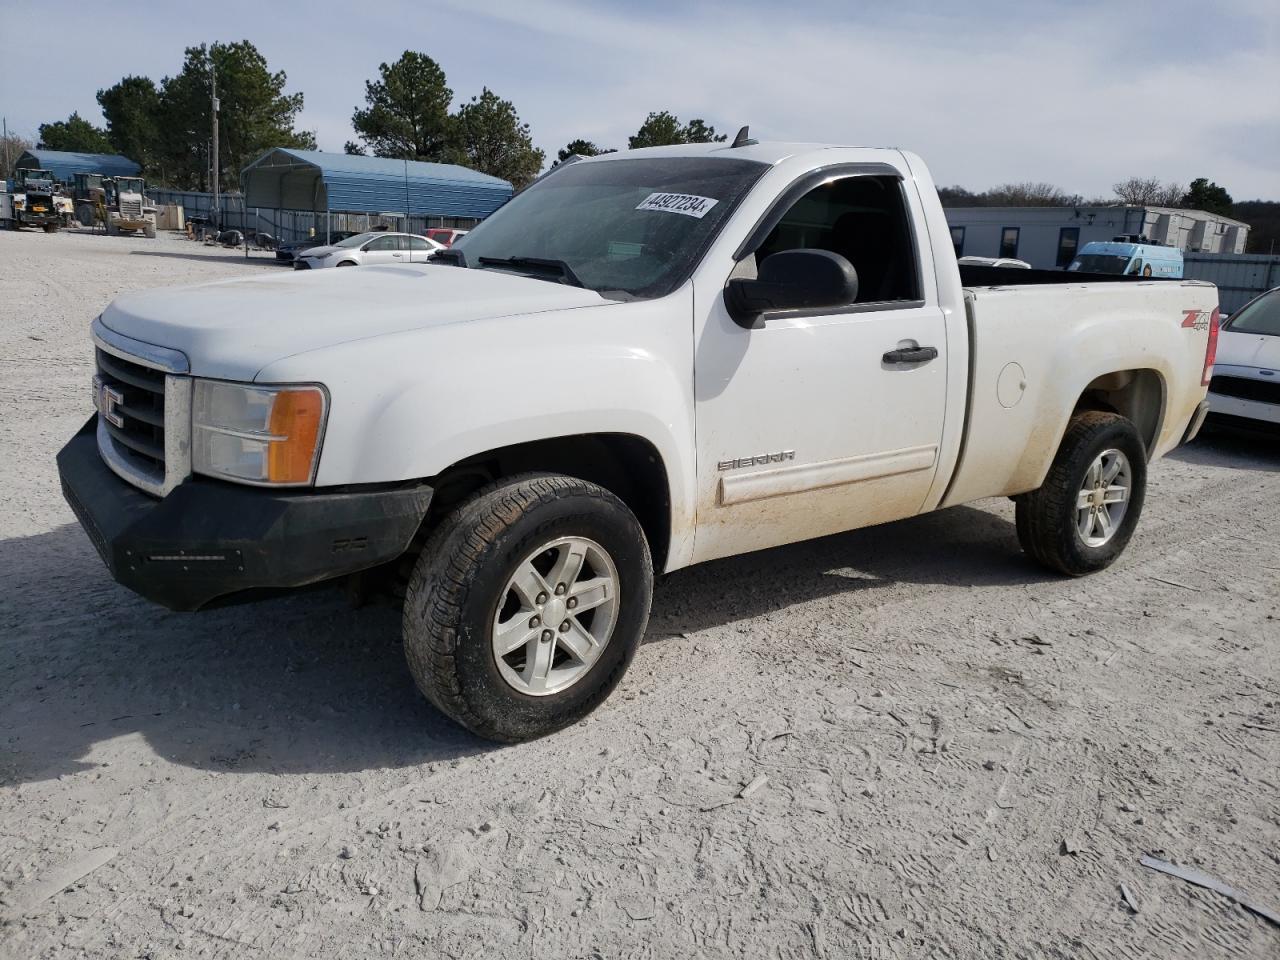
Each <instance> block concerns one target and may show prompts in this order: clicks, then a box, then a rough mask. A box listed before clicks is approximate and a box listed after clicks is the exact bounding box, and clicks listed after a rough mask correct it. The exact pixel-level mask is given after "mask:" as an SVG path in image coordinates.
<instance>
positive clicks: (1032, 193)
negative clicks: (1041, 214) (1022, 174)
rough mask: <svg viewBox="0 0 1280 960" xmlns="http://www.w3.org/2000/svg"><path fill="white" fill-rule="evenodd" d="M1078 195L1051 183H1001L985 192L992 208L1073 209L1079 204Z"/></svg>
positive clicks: (987, 201)
mask: <svg viewBox="0 0 1280 960" xmlns="http://www.w3.org/2000/svg"><path fill="white" fill-rule="evenodd" d="M1080 200H1081V198H1080V195H1079V194H1078V193H1067V192H1066V191H1065V190H1063V189H1062V188H1061V187H1057V186H1054V185H1053V184H1052V183H1033V182H1030V181H1028V182H1025V183H1002V184H1000V186H998V187H992V188H991V189H990V190H988V191H987V192H986V205H987V206H992V207H1073V206H1078V205H1079V204H1080Z"/></svg>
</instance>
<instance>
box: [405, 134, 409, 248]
mask: <svg viewBox="0 0 1280 960" xmlns="http://www.w3.org/2000/svg"><path fill="white" fill-rule="evenodd" d="M404 232H405V233H408V232H409V155H408V154H407V153H406V154H405V155H404Z"/></svg>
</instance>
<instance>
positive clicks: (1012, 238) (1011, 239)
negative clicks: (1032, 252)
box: [1000, 227, 1022, 258]
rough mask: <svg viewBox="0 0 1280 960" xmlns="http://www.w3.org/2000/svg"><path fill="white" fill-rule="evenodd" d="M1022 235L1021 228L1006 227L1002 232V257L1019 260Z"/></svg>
mask: <svg viewBox="0 0 1280 960" xmlns="http://www.w3.org/2000/svg"><path fill="white" fill-rule="evenodd" d="M1020 233H1022V230H1021V228H1019V227H1005V228H1004V229H1003V230H1001V231H1000V256H1002V257H1013V258H1017V256H1018V235H1019V234H1020Z"/></svg>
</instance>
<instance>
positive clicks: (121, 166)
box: [14, 149, 142, 183]
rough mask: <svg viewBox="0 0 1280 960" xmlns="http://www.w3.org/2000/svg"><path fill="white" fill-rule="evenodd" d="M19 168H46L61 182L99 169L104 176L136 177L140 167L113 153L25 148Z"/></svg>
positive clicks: (66, 181) (140, 169) (67, 181)
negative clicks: (78, 174)
mask: <svg viewBox="0 0 1280 960" xmlns="http://www.w3.org/2000/svg"><path fill="white" fill-rule="evenodd" d="M14 166H15V167H17V168H18V169H25V170H48V171H49V172H50V173H52V174H53V175H54V176H55V177H56V178H57V179H59V180H61V181H62V182H63V183H71V181H73V180H74V179H75V178H76V174H77V173H100V174H102V175H103V176H105V177H136V176H137V175H138V174H139V173H141V172H142V168H141V167H139V166H138V165H137V164H136V163H134V162H133V161H132V160H130V159H129V158H128V157H122V156H120V155H119V154H115V153H71V152H68V151H66V150H40V149H36V150H25V151H23V154H22V156H20V157H19V158H18V162H17V163H16V164H14Z"/></svg>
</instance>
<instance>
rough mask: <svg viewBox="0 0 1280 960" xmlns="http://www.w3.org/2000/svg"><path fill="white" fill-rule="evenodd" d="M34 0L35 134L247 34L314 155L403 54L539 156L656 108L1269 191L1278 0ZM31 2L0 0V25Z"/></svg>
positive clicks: (971, 182) (1024, 163)
mask: <svg viewBox="0 0 1280 960" xmlns="http://www.w3.org/2000/svg"><path fill="white" fill-rule="evenodd" d="M38 6H39V8H40V10H41V19H42V22H44V23H46V24H49V25H52V33H51V35H52V36H55V37H56V38H57V48H58V51H57V56H56V58H55V57H51V56H50V53H49V49H48V48H47V47H46V46H45V45H44V44H29V43H19V44H7V45H6V48H5V51H4V54H3V56H2V57H0V114H2V115H3V116H4V117H5V118H6V120H7V122H8V124H9V127H10V129H16V130H17V131H18V132H20V133H22V134H24V135H26V136H29V137H32V138H34V136H35V134H36V130H37V128H38V126H39V124H41V123H43V122H49V121H53V120H60V119H65V118H66V117H67V116H68V115H69V114H70V113H71V112H72V111H73V110H76V111H79V112H80V114H81V116H84V117H86V118H88V119H91V120H92V121H93V122H95V123H101V122H102V116H101V113H100V112H99V110H98V107H97V103H96V101H95V99H94V94H95V93H96V92H97V90H98V89H100V88H103V87H108V86H111V85H112V84H114V83H115V82H116V81H118V80H119V79H120V77H121V76H122V75H124V74H125V73H141V74H146V75H148V76H150V77H152V78H153V79H155V80H156V81H159V80H160V79H161V78H162V77H164V76H166V75H173V74H175V73H177V71H178V70H179V69H180V67H181V63H182V54H183V49H184V48H185V47H187V46H191V45H196V44H199V43H202V42H206V43H207V42H210V41H214V40H224V41H232V40H241V39H248V40H250V41H252V42H253V43H254V44H255V45H256V46H257V47H258V49H259V50H260V51H262V53H263V54H264V55H265V56H266V58H267V61H268V63H269V65H270V66H271V68H272V69H273V70H284V71H285V72H286V74H287V75H288V86H287V89H288V90H289V91H290V92H297V91H301V92H302V93H304V94H305V96H306V101H305V107H304V109H303V111H302V114H301V116H300V118H299V124H298V125H299V127H301V128H303V129H309V130H313V131H315V133H316V135H317V137H318V140H319V144H320V147H321V149H323V150H331V151H341V150H342V148H343V144H344V143H345V142H346V141H347V140H349V139H353V138H354V131H353V130H352V129H351V114H352V112H353V111H354V110H355V109H356V108H357V107H358V106H361V105H363V99H364V83H365V81H366V80H367V79H369V78H370V77H375V76H376V75H377V69H378V64H379V63H381V62H384V61H388V62H389V61H393V60H395V59H396V58H398V57H399V56H400V54H401V53H402V52H403V51H404V50H405V49H406V48H407V49H413V50H418V51H422V52H424V53H427V54H429V55H430V56H432V57H434V58H435V59H436V60H437V61H438V62H439V63H440V65H441V66H442V67H443V68H444V71H445V73H446V75H447V77H448V81H449V85H450V86H451V87H452V89H453V91H454V98H455V99H454V102H455V104H457V103H459V102H462V101H464V100H466V99H468V98H470V97H471V96H473V95H475V94H478V93H479V92H480V91H481V89H482V87H485V86H488V87H489V88H490V89H492V90H493V91H495V92H496V93H497V94H499V95H500V96H502V97H504V98H506V99H509V100H511V101H512V102H513V103H514V104H515V106H516V109H517V111H518V112H519V114H520V116H521V118H522V119H523V120H524V121H526V122H527V123H529V124H530V126H531V128H532V131H533V137H534V141H535V143H536V144H537V145H538V146H540V147H541V148H542V149H544V150H545V151H546V152H547V155H548V159H549V160H550V159H554V157H555V153H556V151H557V150H558V149H559V148H560V147H562V146H564V145H565V144H566V143H567V142H568V141H569V140H572V139H575V138H578V137H582V138H585V139H588V140H593V141H595V142H596V143H598V144H601V145H602V146H608V147H621V148H625V147H626V142H627V137H628V135H630V134H632V133H634V132H635V131H636V129H637V128H638V127H639V126H640V124H641V123H642V122H643V121H644V118H645V116H646V115H647V114H648V113H649V112H650V111H651V110H669V111H671V112H673V113H675V114H676V115H677V116H679V117H680V118H681V119H682V120H687V119H690V118H693V117H701V118H703V119H704V120H706V121H707V122H708V123H710V124H713V125H714V126H715V127H716V129H717V130H718V131H719V132H722V133H728V134H729V135H730V136H732V135H733V133H734V132H735V131H736V130H737V128H738V127H739V126H741V125H743V124H750V126H751V132H752V135H753V136H755V137H757V138H759V139H762V140H765V139H767V140H795V141H813V142H825V143H841V144H856V145H865V146H896V147H903V148H905V149H909V150H913V151H915V152H916V153H919V154H920V155H921V156H923V157H924V158H925V160H926V162H927V163H928V164H929V166H930V168H931V169H932V171H933V174H934V177H935V179H936V180H937V181H938V182H939V183H942V184H959V185H962V186H965V187H967V188H969V189H971V190H981V189H986V188H988V187H991V186H994V185H996V184H1000V183H1008V182H1017V181H1028V180H1031V181H1048V182H1050V183H1054V184H1057V185H1058V186H1060V187H1062V188H1063V189H1065V190H1066V191H1068V192H1069V193H1081V194H1084V195H1085V196H1087V197H1093V196H1108V195H1110V193H1111V186H1112V184H1114V183H1116V182H1117V181H1119V180H1122V179H1125V178H1127V177H1130V176H1143V177H1148V176H1154V177H1159V178H1161V179H1163V180H1173V181H1177V182H1180V183H1184V184H1185V183H1188V182H1189V181H1191V180H1192V179H1193V178H1195V177H1201V176H1203V177H1208V178H1209V179H1211V180H1214V181H1216V182H1217V183H1219V184H1221V185H1222V186H1224V187H1226V188H1227V189H1228V190H1229V191H1230V192H1231V194H1232V195H1233V196H1234V197H1235V198H1236V199H1237V200H1243V199H1252V198H1262V199H1271V200H1280V2H1277V0H1217V2H1213V0H1199V2H1187V0H1164V2H1160V3H1154V2H1153V3H1145V2H1128V3H1125V2H1119V0H1108V2H1095V0H1073V2H1057V0H1023V2H1015V0H989V2H988V0H969V2H967V3H944V2H937V0H935V2H932V3H928V2H923V0H866V2H856V0H846V2H839V0H816V2H795V0H793V2H791V3H789V4H788V3H786V2H779V0H767V2H766V0H736V2H719V0H715V2H689V0H686V2H677V0H649V2H645V3H636V2H634V0H633V2H614V0H597V2H595V3H586V2H581V0H517V2H511V0H485V2H484V3H482V4H481V3H475V2H473V0H466V2H464V0H417V2H402V0H377V2H367V0H366V2H361V3H354V4H353V3H350V2H343V3H337V2H332V0H310V2H308V3H305V4H293V3H268V4H264V3H261V2H260V0H259V2H241V0H217V2H216V3H214V4H210V5H199V6H197V5H195V4H191V5H190V6H187V5H185V4H180V3H160V2H137V0H113V2H112V3H111V4H110V5H109V9H108V8H104V10H103V11H102V12H101V15H95V16H94V22H95V29H85V28H82V27H81V26H78V24H81V23H82V21H83V17H84V13H83V9H84V8H83V5H82V4H80V3H74V2H63V0H42V2H41V3H40V4H39V5H38ZM29 9H30V7H29V5H28V4H19V3H17V2H16V0H0V15H2V16H3V20H4V21H5V22H9V23H12V22H14V17H15V16H18V15H19V13H20V12H21V11H22V10H29ZM59 25H61V26H59ZM116 50H118V51H120V52H119V53H115V52H113V51H116Z"/></svg>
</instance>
